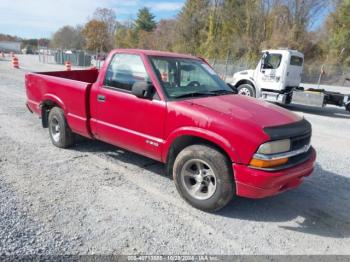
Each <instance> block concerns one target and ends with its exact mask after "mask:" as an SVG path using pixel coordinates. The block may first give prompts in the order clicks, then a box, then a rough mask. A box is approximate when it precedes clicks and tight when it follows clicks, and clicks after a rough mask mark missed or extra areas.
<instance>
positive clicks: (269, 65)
mask: <svg viewBox="0 0 350 262" xmlns="http://www.w3.org/2000/svg"><path fill="white" fill-rule="evenodd" d="M281 60H282V55H280V54H268V55H267V57H266V59H265V66H264V67H263V68H264V69H277V68H279V66H280V64H281Z"/></svg>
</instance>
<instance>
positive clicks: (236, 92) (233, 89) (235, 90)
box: [226, 83, 238, 95]
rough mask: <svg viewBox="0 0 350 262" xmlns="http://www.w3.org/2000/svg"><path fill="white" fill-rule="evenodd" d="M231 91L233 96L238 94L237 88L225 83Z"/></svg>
mask: <svg viewBox="0 0 350 262" xmlns="http://www.w3.org/2000/svg"><path fill="white" fill-rule="evenodd" d="M226 84H227V85H228V86H229V87H230V88H231V89H232V91H233V93H234V94H236V95H237V94H238V89H237V87H235V86H234V85H232V84H230V83H226Z"/></svg>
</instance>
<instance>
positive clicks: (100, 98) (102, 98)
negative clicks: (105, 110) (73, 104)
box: [97, 95, 106, 102]
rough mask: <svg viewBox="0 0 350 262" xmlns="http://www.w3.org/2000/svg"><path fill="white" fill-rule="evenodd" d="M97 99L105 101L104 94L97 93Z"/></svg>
mask: <svg viewBox="0 0 350 262" xmlns="http://www.w3.org/2000/svg"><path fill="white" fill-rule="evenodd" d="M97 101H99V102H105V101H106V97H105V96H104V95H97Z"/></svg>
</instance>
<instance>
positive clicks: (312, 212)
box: [218, 164, 350, 238]
mask: <svg viewBox="0 0 350 262" xmlns="http://www.w3.org/2000/svg"><path fill="white" fill-rule="evenodd" d="M349 188H350V178H348V177H344V176H340V175H337V174H335V173H332V172H329V171H326V170H324V169H322V168H321V166H320V165H318V164H317V165H316V167H315V171H314V173H313V174H312V176H310V177H308V178H306V179H305V182H304V183H303V184H302V185H301V186H300V187H299V188H297V189H294V190H291V191H287V192H284V193H282V194H280V195H277V196H274V197H270V198H265V199H261V200H253V199H245V198H238V199H236V200H235V201H233V202H232V204H231V205H228V206H227V207H226V208H224V209H223V210H222V211H219V212H218V215H221V216H224V217H230V218H236V219H237V218H238V219H243V220H250V221H256V222H274V223H281V224H280V225H278V227H279V228H282V229H285V230H290V231H297V232H300V233H305V234H313V235H319V236H324V237H332V238H348V237H350V193H349ZM291 220H293V222H290V221H291ZM288 222H289V223H288Z"/></svg>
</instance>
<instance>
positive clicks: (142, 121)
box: [95, 53, 166, 160]
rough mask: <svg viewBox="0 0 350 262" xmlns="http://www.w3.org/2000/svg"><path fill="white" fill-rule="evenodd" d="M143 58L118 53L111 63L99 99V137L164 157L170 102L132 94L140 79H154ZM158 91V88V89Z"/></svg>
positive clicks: (147, 154) (146, 154) (143, 153)
mask: <svg viewBox="0 0 350 262" xmlns="http://www.w3.org/2000/svg"><path fill="white" fill-rule="evenodd" d="M149 73H150V72H147V70H146V67H145V64H144V61H143V59H142V57H140V56H139V55H137V54H122V53H117V54H116V55H115V56H114V57H113V59H112V60H111V63H110V65H109V66H108V69H107V72H106V77H105V80H104V85H103V86H101V87H99V90H98V91H97V93H96V95H95V97H96V99H97V103H96V105H97V110H96V112H97V123H96V130H97V137H98V139H99V140H102V141H105V142H107V143H110V144H113V145H116V146H120V147H122V148H125V149H128V150H130V151H133V152H136V153H139V154H142V155H145V156H148V157H151V158H153V159H156V160H160V159H161V149H162V145H163V134H164V121H165V114H166V104H165V102H164V101H161V100H160V98H159V96H158V94H157V93H155V94H154V96H153V98H152V99H146V98H138V97H136V96H135V95H133V94H132V93H131V89H132V86H133V84H134V83H135V82H137V81H151V80H150V77H149ZM155 92H156V91H155Z"/></svg>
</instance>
